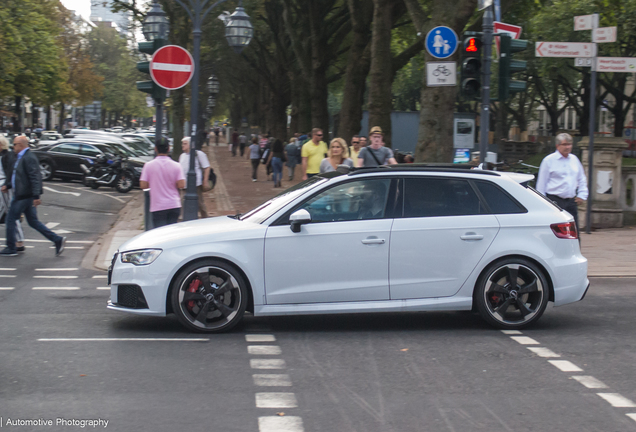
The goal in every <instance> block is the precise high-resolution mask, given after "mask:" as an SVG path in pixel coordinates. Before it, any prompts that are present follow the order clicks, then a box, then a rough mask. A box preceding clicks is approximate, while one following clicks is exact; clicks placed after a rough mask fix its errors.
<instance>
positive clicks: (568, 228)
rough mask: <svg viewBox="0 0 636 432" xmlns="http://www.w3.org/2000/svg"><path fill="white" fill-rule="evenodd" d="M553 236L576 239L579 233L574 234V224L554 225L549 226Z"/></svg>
mask: <svg viewBox="0 0 636 432" xmlns="http://www.w3.org/2000/svg"><path fill="white" fill-rule="evenodd" d="M550 228H552V231H553V232H554V235H555V236H557V237H558V238H562V239H577V238H579V233H578V232H576V224H575V223H574V222H566V223H555V224H552V225H550Z"/></svg>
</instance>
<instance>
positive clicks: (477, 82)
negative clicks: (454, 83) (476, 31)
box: [460, 36, 482, 100]
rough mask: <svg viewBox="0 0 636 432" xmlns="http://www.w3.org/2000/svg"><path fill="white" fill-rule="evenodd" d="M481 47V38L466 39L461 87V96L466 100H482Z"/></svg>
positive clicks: (463, 47)
mask: <svg viewBox="0 0 636 432" xmlns="http://www.w3.org/2000/svg"><path fill="white" fill-rule="evenodd" d="M481 46H482V41H481V39H480V36H470V37H466V38H464V42H463V44H462V64H461V86H460V94H461V96H462V97H463V98H464V99H469V100H470V99H479V98H481Z"/></svg>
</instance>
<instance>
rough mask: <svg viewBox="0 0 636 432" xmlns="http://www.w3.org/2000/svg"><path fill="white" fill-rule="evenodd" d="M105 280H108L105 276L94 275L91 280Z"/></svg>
mask: <svg viewBox="0 0 636 432" xmlns="http://www.w3.org/2000/svg"><path fill="white" fill-rule="evenodd" d="M107 278H108V276H106V275H96V276H93V279H107Z"/></svg>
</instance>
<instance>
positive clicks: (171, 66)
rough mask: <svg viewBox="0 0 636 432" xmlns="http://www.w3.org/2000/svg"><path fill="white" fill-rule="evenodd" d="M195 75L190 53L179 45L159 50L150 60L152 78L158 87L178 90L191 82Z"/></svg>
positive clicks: (167, 46)
mask: <svg viewBox="0 0 636 432" xmlns="http://www.w3.org/2000/svg"><path fill="white" fill-rule="evenodd" d="M193 74H194V60H192V56H191V55H190V53H189V52H188V51H187V50H186V49H184V48H181V47H180V46H177V45H166V46H164V47H161V48H159V49H158V50H157V51H155V53H154V54H153V55H152V59H151V60H150V76H152V79H153V81H154V82H155V83H157V85H158V86H160V87H163V88H165V89H166V90H176V89H179V88H181V87H183V86H184V85H186V84H187V83H189V82H190V79H191V78H192V75H193Z"/></svg>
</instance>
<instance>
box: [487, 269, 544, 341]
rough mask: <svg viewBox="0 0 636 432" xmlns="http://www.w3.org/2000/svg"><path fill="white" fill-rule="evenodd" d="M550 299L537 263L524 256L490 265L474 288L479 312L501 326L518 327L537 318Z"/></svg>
mask: <svg viewBox="0 0 636 432" xmlns="http://www.w3.org/2000/svg"><path fill="white" fill-rule="evenodd" d="M548 300H549V286H548V281H547V280H546V277H545V275H544V274H543V272H542V271H541V269H539V268H538V267H537V265H535V264H534V263H532V262H530V261H528V260H526V259H523V258H509V259H505V260H502V261H499V262H495V263H493V264H491V265H490V266H489V267H488V268H487V269H486V271H485V272H484V274H483V275H482V277H481V278H480V279H479V281H478V282H477V287H476V289H475V303H476V305H477V309H478V310H479V313H480V315H481V316H482V318H484V319H485V320H486V321H487V322H488V323H490V324H491V325H493V326H495V327H497V328H501V329H519V328H523V327H526V326H528V325H530V324H531V323H533V322H535V321H537V320H538V319H539V318H540V317H541V315H543V312H544V311H545V308H546V306H547V304H548Z"/></svg>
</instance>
